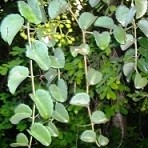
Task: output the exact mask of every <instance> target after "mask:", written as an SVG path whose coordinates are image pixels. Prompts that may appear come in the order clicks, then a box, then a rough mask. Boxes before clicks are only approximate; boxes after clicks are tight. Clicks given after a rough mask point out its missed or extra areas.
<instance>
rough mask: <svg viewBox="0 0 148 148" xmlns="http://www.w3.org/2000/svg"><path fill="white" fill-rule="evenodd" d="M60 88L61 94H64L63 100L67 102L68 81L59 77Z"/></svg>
mask: <svg viewBox="0 0 148 148" xmlns="http://www.w3.org/2000/svg"><path fill="white" fill-rule="evenodd" d="M58 88H59V90H60V92H61V95H62V98H63V101H64V102H65V101H66V100H67V94H68V92H67V89H68V88H67V84H66V82H65V81H64V80H63V79H59V80H58Z"/></svg>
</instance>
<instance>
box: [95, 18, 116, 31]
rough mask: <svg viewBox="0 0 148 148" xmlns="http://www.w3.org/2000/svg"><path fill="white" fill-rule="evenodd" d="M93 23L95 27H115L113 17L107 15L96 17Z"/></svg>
mask: <svg viewBox="0 0 148 148" xmlns="http://www.w3.org/2000/svg"><path fill="white" fill-rule="evenodd" d="M94 25H95V26H97V27H103V28H107V29H114V27H115V24H114V21H113V19H112V18H110V17H108V16H101V17H98V18H97V20H96V21H95V23H94Z"/></svg>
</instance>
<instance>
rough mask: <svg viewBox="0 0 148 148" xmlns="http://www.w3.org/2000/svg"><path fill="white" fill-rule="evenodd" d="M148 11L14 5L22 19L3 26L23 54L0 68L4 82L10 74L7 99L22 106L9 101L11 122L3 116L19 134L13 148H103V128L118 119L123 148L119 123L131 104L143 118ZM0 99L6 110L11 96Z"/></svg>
mask: <svg viewBox="0 0 148 148" xmlns="http://www.w3.org/2000/svg"><path fill="white" fill-rule="evenodd" d="M147 5H148V2H147V1H146V0H142V1H140V0H134V1H126V2H124V1H123V2H122V4H120V2H117V3H115V2H112V1H110V0H103V1H100V0H93V1H90V0H89V1H83V2H82V4H81V3H78V2H75V3H74V1H72V2H71V1H66V0H52V1H42V2H39V1H37V0H33V1H29V0H28V1H27V2H24V1H18V3H17V6H18V10H19V12H18V13H20V14H18V13H17V14H14V13H12V14H10V15H7V16H6V17H4V18H3V20H2V23H1V26H0V30H1V37H2V39H3V40H4V41H5V42H6V43H8V44H9V45H11V44H12V41H14V43H15V40H16V39H17V33H18V32H19V31H20V36H21V37H23V39H24V40H25V44H24V43H23V45H21V46H24V47H25V49H22V48H19V47H14V48H12V51H11V52H10V54H11V56H12V57H13V58H14V59H13V60H11V61H10V62H9V61H8V62H6V63H4V64H2V65H1V66H0V74H2V75H6V73H7V71H8V70H10V69H11V70H10V72H9V76H8V89H9V91H10V92H11V93H12V94H13V95H14V96H17V97H18V96H20V95H21V94H22V95H21V96H23V97H25V98H27V99H26V100H25V99H23V98H22V99H20V100H19V104H18V103H16V100H15V101H14V104H15V106H16V109H15V113H14V115H12V114H11V113H10V112H8V117H9V119H10V121H11V123H12V124H16V125H17V129H19V131H20V132H21V133H19V134H17V136H16V142H15V143H12V144H10V146H12V147H21V146H26V147H28V148H31V147H32V146H33V145H34V140H32V138H33V139H35V141H37V146H39V147H40V145H43V146H51V147H57V146H58V147H77V146H78V145H80V146H81V145H82V146H86V147H88V145H87V144H85V142H86V143H87V142H88V143H89V144H90V145H89V147H91V146H92V147H93V146H94V147H96V146H97V147H100V146H106V147H108V145H109V141H110V140H112V136H109V134H108V135H107V134H106V132H104V130H103V128H104V126H106V123H107V122H108V121H110V120H113V121H114V120H115V118H116V120H118V121H117V122H116V125H115V126H116V127H119V128H120V130H121V133H120V134H121V141H120V144H119V147H120V145H122V142H123V138H124V135H123V134H124V126H125V123H123V116H122V115H125V116H128V113H129V108H128V107H129V106H130V105H131V104H132V105H133V106H134V104H136V103H137V104H138V103H139V104H141V105H139V106H138V107H135V108H136V110H138V109H140V110H141V111H143V112H144V113H147V110H148V101H147V96H148V95H147V93H146V89H147V84H148V58H147V57H148V56H147V41H148V39H147V37H148V30H147V24H148V23H147V19H146V18H145V16H146V12H147ZM44 8H46V9H44ZM102 8H103V9H102ZM23 17H24V18H25V19H24V18H23ZM15 24H16V25H15ZM11 26H14V28H13V27H11ZM16 44H17V42H16ZM12 46H13V44H12ZM25 53H26V55H25ZM22 54H24V55H25V57H24V55H23V56H22ZM15 57H17V58H16V59H15ZM24 80H25V81H24ZM22 86H23V87H22ZM1 95H2V97H4V98H3V100H2V102H3V103H5V102H6V103H8V104H9V103H10V102H7V101H6V98H7V97H8V98H9V97H10V96H9V95H10V94H9V95H6V94H1ZM3 95H4V96H3ZM29 96H30V97H29ZM18 98H21V97H18ZM70 98H71V99H70ZM129 98H132V100H133V102H132V103H131V101H129ZM21 102H25V103H21ZM8 104H7V105H6V106H3V107H4V108H2V109H1V110H0V112H1V113H3V112H4V111H6V108H7V107H8ZM17 104H18V105H17ZM12 105H13V103H10V106H12ZM31 106H33V107H32V108H31ZM127 106H128V107H127ZM3 115H4V117H5V116H6V113H3ZM10 115H11V116H12V117H10ZM118 115H120V116H119V117H118ZM117 117H118V118H117ZM24 119H25V120H24ZM7 122H8V121H7ZM3 123H4V121H3V122H2V124H0V125H3ZM64 123H67V124H66V125H65V126H63V124H64ZM110 123H111V122H108V124H110ZM26 124H27V125H26ZM101 124H104V125H103V126H102V125H101ZM8 126H9V127H8V128H11V127H12V125H11V126H10V125H9V124H8ZM5 128H7V127H6V126H5ZM0 129H2V128H0ZM26 131H27V132H28V133H27V134H26V135H25V134H24V133H25V132H26ZM16 132H17V131H16ZM73 133H74V134H73ZM75 135H77V137H76V136H75ZM115 135H116V134H115ZM106 136H107V137H108V138H107V137H106ZM54 137H56V138H54ZM79 139H80V140H81V141H80V140H79ZM38 142H39V143H38ZM116 146H117V145H116Z"/></svg>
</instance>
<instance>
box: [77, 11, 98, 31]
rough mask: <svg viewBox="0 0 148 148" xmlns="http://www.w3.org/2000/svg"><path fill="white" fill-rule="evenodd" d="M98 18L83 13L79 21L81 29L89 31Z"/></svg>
mask: <svg viewBox="0 0 148 148" xmlns="http://www.w3.org/2000/svg"><path fill="white" fill-rule="evenodd" d="M96 18H97V17H96V16H94V15H93V14H92V13H90V12H83V13H82V14H81V15H80V17H79V19H78V24H79V27H80V28H81V29H82V30H87V29H88V28H89V27H90V26H91V25H92V23H93V22H94V21H95V19H96Z"/></svg>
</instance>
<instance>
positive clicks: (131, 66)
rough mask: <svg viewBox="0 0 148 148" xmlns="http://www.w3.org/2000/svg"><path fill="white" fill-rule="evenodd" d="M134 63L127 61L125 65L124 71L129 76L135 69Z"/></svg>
mask: <svg viewBox="0 0 148 148" xmlns="http://www.w3.org/2000/svg"><path fill="white" fill-rule="evenodd" d="M134 65H135V64H134V63H133V62H129V63H125V64H124V65H123V73H124V75H125V76H128V75H129V74H130V73H131V72H132V71H133V69H134Z"/></svg>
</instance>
